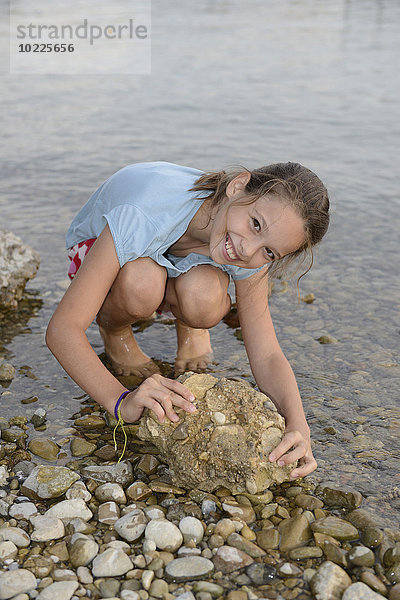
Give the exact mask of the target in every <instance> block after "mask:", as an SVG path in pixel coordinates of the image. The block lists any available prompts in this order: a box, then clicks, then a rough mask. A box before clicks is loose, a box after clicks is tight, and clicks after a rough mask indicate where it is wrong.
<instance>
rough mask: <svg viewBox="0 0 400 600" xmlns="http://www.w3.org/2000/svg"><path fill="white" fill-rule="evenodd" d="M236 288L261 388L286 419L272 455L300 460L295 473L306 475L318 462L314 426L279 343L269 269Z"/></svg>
mask: <svg viewBox="0 0 400 600" xmlns="http://www.w3.org/2000/svg"><path fill="white" fill-rule="evenodd" d="M235 288H236V303H237V309H238V316H239V321H240V326H241V328H242V334H243V341H244V344H245V347H246V351H247V355H248V357H249V362H250V367H251V370H252V372H253V375H254V377H255V380H256V382H257V385H258V387H259V388H260V390H261V391H262V392H264V393H265V394H266V395H267V396H269V397H270V398H271V400H272V401H273V403H274V404H275V406H276V407H277V409H278V412H279V413H280V414H282V415H283V416H284V417H285V420H286V430H285V435H284V437H283V439H282V441H281V443H280V444H279V445H278V446H277V447H276V448H275V450H273V451H272V452H271V454H270V456H269V458H270V460H271V461H272V462H273V461H275V460H277V461H278V464H282V465H283V464H289V463H291V462H294V461H295V460H299V466H298V467H297V468H296V469H294V470H293V471H292V473H291V477H292V478H293V479H295V478H297V477H304V476H305V475H308V474H309V473H311V471H314V469H316V467H317V463H316V461H315V459H314V457H313V454H312V451H311V440H310V429H309V426H308V424H307V421H306V417H305V415H304V410H303V404H302V401H301V397H300V393H299V389H298V387H297V383H296V379H295V376H294V373H293V371H292V368H291V367H290V364H289V362H288V360H287V359H286V357H285V356H284V354H283V352H282V350H281V348H280V346H279V342H278V340H277V337H276V334H275V330H274V326H273V323H272V319H271V314H270V312H269V308H268V276H267V273H266V271H265V270H264V269H263V270H261V271H259V272H258V273H255V274H254V275H252V276H251V277H249V278H247V279H242V280H238V281H236V282H235ZM291 448H292V450H291Z"/></svg>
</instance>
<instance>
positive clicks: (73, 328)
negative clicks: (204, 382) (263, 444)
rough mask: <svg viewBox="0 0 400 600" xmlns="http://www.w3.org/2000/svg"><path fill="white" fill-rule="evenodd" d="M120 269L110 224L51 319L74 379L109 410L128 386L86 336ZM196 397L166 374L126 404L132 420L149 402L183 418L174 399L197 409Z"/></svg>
mask: <svg viewBox="0 0 400 600" xmlns="http://www.w3.org/2000/svg"><path fill="white" fill-rule="evenodd" d="M119 270H120V266H119V262H118V258H117V254H116V251H115V246H114V242H113V239H112V236H111V233H110V230H109V227H108V225H107V226H106V227H105V229H104V230H103V231H102V233H101V235H100V236H99V238H98V239H97V240H96V242H95V243H94V244H93V247H92V248H91V250H90V252H89V253H88V255H87V256H86V257H85V260H84V261H83V263H82V265H81V267H80V268H79V271H78V273H77V274H76V276H75V278H74V280H73V281H72V283H71V285H70V286H69V288H68V290H67V291H66V293H65V295H64V297H63V299H62V300H61V302H60V304H59V306H58V308H57V310H56V311H55V313H54V315H53V317H52V318H51V320H50V323H49V326H48V328H47V332H46V342H47V345H48V347H49V348H50V350H51V352H52V353H53V354H54V356H55V357H56V358H57V360H58V361H59V363H60V364H61V366H62V367H63V368H64V369H65V371H66V372H67V373H68V374H69V375H70V376H71V377H72V379H73V380H74V381H75V382H76V383H77V384H78V385H79V386H80V387H81V388H82V389H83V390H84V391H85V392H87V393H88V394H89V395H90V396H91V397H92V398H93V399H94V400H95V401H96V402H98V403H99V404H101V406H103V407H104V408H105V409H106V410H107V411H108V412H110V413H111V414H112V413H113V410H114V406H115V403H116V401H117V399H118V397H119V396H120V395H121V393H122V392H124V391H126V388H125V387H124V386H123V385H122V384H121V383H120V382H119V381H118V380H117V379H116V378H115V377H114V376H113V375H112V374H111V373H110V372H109V371H108V370H107V369H106V367H105V366H104V365H103V363H102V362H101V360H100V359H99V358H98V356H97V354H96V353H95V351H94V350H93V349H92V347H91V345H90V344H89V341H88V339H87V337H86V333H85V332H86V329H87V328H88V327H89V325H90V324H91V323H92V321H93V319H94V318H95V317H96V315H97V313H98V312H99V310H100V308H101V306H102V304H103V302H104V300H105V298H106V296H107V294H108V292H109V290H110V288H111V286H112V284H113V282H114V280H115V278H116V277H117V275H118V273H119ZM193 399H194V397H193V396H192V394H191V392H190V391H189V390H188V389H187V388H186V387H185V386H184V385H182V384H181V383H179V382H178V381H172V380H170V379H167V378H166V377H162V376H161V375H153V376H152V377H149V378H148V379H146V381H144V382H143V383H142V385H141V386H139V387H138V388H137V389H136V390H134V391H133V392H131V393H130V394H129V395H128V396H127V397H126V399H125V400H124V403H123V404H122V407H121V414H122V416H123V418H124V420H126V421H128V422H133V421H136V420H137V419H138V418H139V417H140V415H141V414H142V412H143V409H144V407H148V408H151V410H153V412H154V413H155V414H156V416H157V417H158V419H159V420H160V421H163V420H164V418H165V415H166V416H167V417H168V418H169V419H170V420H172V421H176V420H179V419H178V416H177V415H176V413H175V412H174V410H173V407H172V405H173V404H175V405H176V406H180V407H181V408H184V409H185V410H187V411H190V412H193V410H195V407H194V405H193V404H192V403H191V400H193Z"/></svg>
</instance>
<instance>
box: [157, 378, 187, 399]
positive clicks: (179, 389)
mask: <svg viewBox="0 0 400 600" xmlns="http://www.w3.org/2000/svg"><path fill="white" fill-rule="evenodd" d="M161 384H162V385H163V386H164V387H166V388H168V389H169V390H171V391H172V392H175V394H177V395H178V396H182V397H183V398H186V400H188V401H189V402H193V400H195V397H194V395H193V394H192V392H191V391H190V390H189V389H188V388H187V387H186V386H184V385H183V384H182V383H180V382H179V381H176V380H174V379H168V378H167V377H162V381H161Z"/></svg>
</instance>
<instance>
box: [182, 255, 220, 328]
mask: <svg viewBox="0 0 400 600" xmlns="http://www.w3.org/2000/svg"><path fill="white" fill-rule="evenodd" d="M228 285H229V277H228V275H227V274H226V273H224V272H223V271H222V270H221V269H218V268H216V267H212V266H211V265H201V266H198V267H194V268H192V269H191V270H190V271H188V272H187V273H184V274H183V275H180V276H179V277H177V279H176V280H175V292H176V297H177V300H178V303H179V308H180V312H181V314H182V317H183V320H184V321H185V323H186V324H187V325H190V326H191V327H198V328H202V329H209V328H210V327H214V325H217V323H219V322H220V320H221V319H222V317H224V316H225V315H226V313H227V312H228V311H229V310H230V307H231V299H230V297H229V295H228Z"/></svg>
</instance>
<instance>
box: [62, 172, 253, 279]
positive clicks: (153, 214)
mask: <svg viewBox="0 0 400 600" xmlns="http://www.w3.org/2000/svg"><path fill="white" fill-rule="evenodd" d="M201 175H203V171H198V170H197V169H192V168H191V167H183V166H180V165H175V164H172V163H167V162H147V163H136V164H133V165H129V166H127V167H125V168H123V169H121V170H120V171H117V173H115V174H114V175H111V177H109V178H108V179H107V180H106V181H105V182H104V183H103V184H102V185H101V186H100V187H99V188H98V190H96V191H95V192H94V193H93V194H92V195H91V197H90V198H89V200H88V201H87V203H86V204H85V205H84V206H83V208H82V209H81V210H80V211H79V213H78V214H77V215H76V217H75V218H74V220H73V221H72V223H71V226H70V228H69V230H68V232H67V239H66V245H67V248H71V247H72V246H74V245H75V244H77V243H79V242H83V241H85V240H88V239H91V238H97V237H98V236H99V235H100V233H101V232H102V230H103V229H104V227H105V226H106V225H107V224H108V226H109V228H110V231H111V235H112V237H113V240H114V244H115V249H116V252H117V256H118V261H119V264H120V266H121V267H123V266H124V264H125V263H127V262H128V261H131V260H135V259H136V258H140V257H145V256H148V257H150V258H152V259H153V260H154V261H155V262H157V263H158V264H159V265H162V266H163V267H165V268H166V269H167V272H168V277H178V275H181V274H182V273H185V272H186V271H188V270H189V269H191V268H192V267H194V266H196V265H200V264H210V265H213V266H214V267H218V268H219V269H222V270H223V271H225V272H226V273H228V275H230V276H231V277H232V279H234V280H238V279H245V278H246V277H250V276H251V275H253V273H255V272H256V271H258V269H244V268H242V267H236V266H234V265H220V264H218V263H216V262H214V261H213V260H212V259H211V258H210V257H209V256H204V255H203V254H196V253H191V254H189V255H188V256H184V257H181V256H179V257H178V256H173V255H172V254H169V253H168V248H170V246H172V244H174V243H175V242H176V241H177V240H178V239H179V238H180V237H181V236H182V235H183V234H184V233H185V231H186V229H187V228H188V226H189V223H190V221H191V219H192V218H193V217H194V215H195V214H196V212H197V211H198V209H199V208H200V206H201V204H202V203H203V201H204V198H206V197H207V196H208V195H209V193H208V192H203V193H201V194H199V193H194V192H189V189H190V188H191V187H192V186H193V185H194V183H195V181H196V180H197V179H198V178H199V177H200V176H201Z"/></svg>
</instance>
